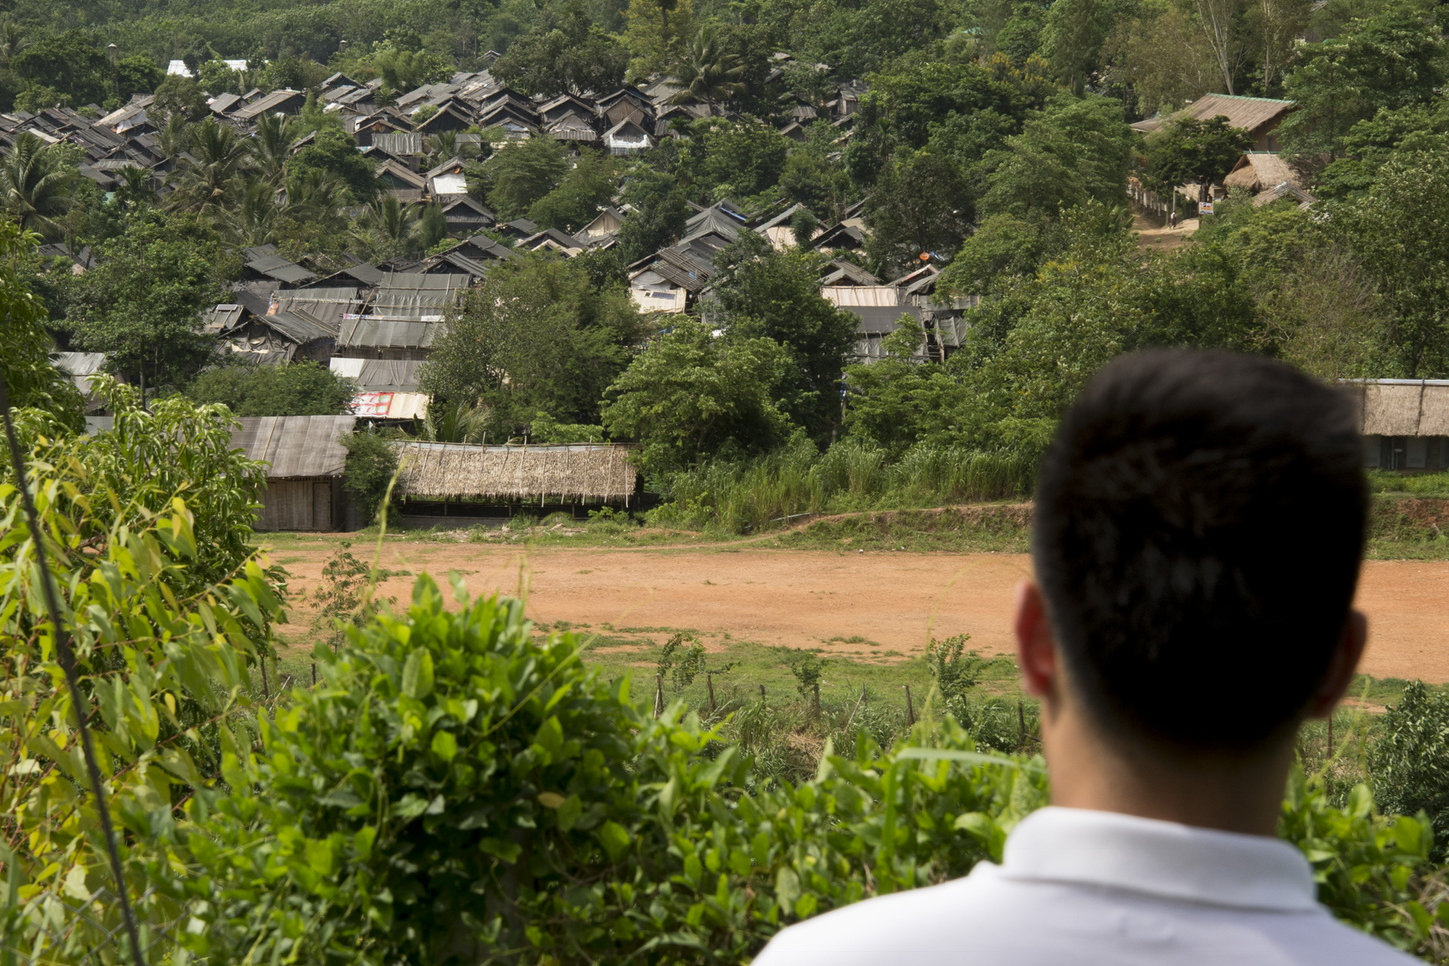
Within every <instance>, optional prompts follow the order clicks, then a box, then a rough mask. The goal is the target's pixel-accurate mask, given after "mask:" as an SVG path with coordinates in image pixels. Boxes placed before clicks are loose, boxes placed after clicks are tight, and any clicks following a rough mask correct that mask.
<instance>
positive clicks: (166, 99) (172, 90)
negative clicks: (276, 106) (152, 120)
mask: <svg viewBox="0 0 1449 966" xmlns="http://www.w3.org/2000/svg"><path fill="white" fill-rule="evenodd" d="M213 93H217V94H220V93H221V91H215V92H213ZM241 93H245V92H241ZM155 95H156V96H155V100H153V101H152V102H151V110H152V111H154V112H155V114H156V118H157V121H158V122H159V124H158V126H160V125H161V124H165V123H166V122H167V121H168V120H169V119H170V118H173V117H179V118H181V119H182V120H184V121H186V123H188V124H194V123H196V122H197V121H200V120H201V119H202V118H205V117H207V116H208V115H209V114H210V111H209V110H208V108H207V106H206V92H205V91H203V90H202V89H201V85H200V84H198V83H197V82H196V81H194V80H192V79H191V78H190V77H183V76H181V75H180V74H168V75H167V76H166V77H165V78H163V79H162V80H161V82H160V83H159V84H158V85H157V86H156V88H155Z"/></svg>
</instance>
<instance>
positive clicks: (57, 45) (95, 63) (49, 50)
mask: <svg viewBox="0 0 1449 966" xmlns="http://www.w3.org/2000/svg"><path fill="white" fill-rule="evenodd" d="M10 69H11V70H13V71H14V72H15V74H16V75H17V76H18V77H20V78H21V79H22V80H23V81H24V82H25V83H26V85H27V86H30V87H48V88H51V89H52V90H54V91H56V92H58V93H59V94H61V95H63V96H64V97H65V98H67V99H68V100H69V103H71V104H76V105H79V104H92V103H94V104H100V103H102V102H103V101H105V100H106V96H107V92H108V91H109V90H110V87H111V85H110V81H109V78H110V76H111V67H110V64H109V63H107V61H106V55H105V52H104V51H102V50H101V48H99V47H98V46H96V45H95V44H94V43H92V42H91V41H90V40H89V39H88V38H87V37H86V36H85V34H84V33H82V32H81V31H79V30H68V31H66V32H65V33H58V34H53V35H51V36H49V37H39V38H36V39H32V40H31V41H30V42H29V43H28V44H26V45H25V47H24V49H22V50H21V51H20V53H18V54H15V55H13V56H12V57H11V58H10Z"/></svg>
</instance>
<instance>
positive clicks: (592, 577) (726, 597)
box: [276, 540, 1449, 683]
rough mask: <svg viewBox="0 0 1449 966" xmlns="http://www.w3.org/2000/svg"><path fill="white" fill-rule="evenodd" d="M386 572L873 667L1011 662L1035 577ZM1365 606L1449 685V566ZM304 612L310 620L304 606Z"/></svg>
mask: <svg viewBox="0 0 1449 966" xmlns="http://www.w3.org/2000/svg"><path fill="white" fill-rule="evenodd" d="M334 546H335V544H334V543H333V542H332V541H330V540H326V541H324V540H318V541H316V542H315V543H313V542H309V543H307V544H305V545H303V546H299V547H284V548H282V549H280V550H279V551H278V552H277V554H276V556H277V559H278V560H279V561H280V562H282V563H283V564H284V565H285V566H286V567H287V569H288V570H289V571H290V572H291V573H292V574H293V575H294V580H293V584H292V585H293V588H294V589H297V590H303V591H310V590H311V589H312V588H314V587H315V586H316V583H317V578H318V575H319V573H320V571H321V568H322V563H323V561H324V560H325V558H326V557H327V556H328V554H330V553H331V552H332V550H333V549H334ZM353 552H354V553H356V554H358V556H359V557H368V556H370V554H371V547H370V545H369V546H364V545H363V544H362V543H358V544H357V545H354V547H353ZM381 565H382V566H383V567H385V568H389V569H391V570H400V571H407V572H408V573H410V574H417V573H423V572H428V573H432V574H434V575H435V576H437V577H438V578H439V581H440V582H444V579H445V577H446V574H447V573H448V572H449V571H457V572H459V573H460V574H462V575H463V577H464V579H465V582H466V583H467V585H468V588H469V590H470V591H472V592H473V593H475V594H484V593H493V592H496V591H502V592H506V593H517V592H519V590H520V589H521V588H522V589H526V590H527V594H528V601H529V605H528V610H529V614H530V616H531V617H533V618H534V619H535V620H538V621H543V622H547V623H555V622H558V621H569V622H571V623H573V624H582V625H589V626H590V627H593V628H595V629H598V628H600V627H601V626H602V625H605V624H608V625H612V626H613V627H614V628H616V629H618V630H619V631H620V632H626V631H627V629H641V630H637V631H636V633H640V634H650V633H652V634H655V635H659V636H660V637H661V639H662V638H663V636H665V635H667V634H668V629H681V630H683V629H688V630H691V631H694V632H696V633H698V634H699V635H700V636H701V637H702V638H703V639H704V640H705V642H706V644H716V645H717V644H718V643H719V642H720V641H722V640H724V639H726V635H728V637H731V638H733V639H735V640H751V641H758V642H760V643H763V644H775V645H785V646H790V647H825V648H828V649H830V650H832V651H834V652H836V653H839V654H841V655H849V656H861V657H865V656H872V657H876V658H879V657H881V656H882V655H883V654H884V655H887V656H890V652H899V653H900V655H902V656H907V655H914V654H917V653H919V652H920V651H921V650H922V649H923V648H924V647H925V645H926V643H927V641H928V640H929V639H930V638H931V637H932V636H935V637H937V638H944V637H947V636H949V635H952V634H961V633H967V634H970V635H971V646H973V647H976V648H978V649H980V650H981V651H982V652H983V653H1004V652H1006V651H1007V650H1009V648H1010V646H1011V642H1010V614H1011V606H1012V599H1013V591H1014V588H1015V586H1016V584H1017V582H1018V581H1020V580H1021V579H1022V578H1023V577H1024V576H1026V575H1027V574H1028V573H1029V572H1030V561H1029V560H1028V559H1027V558H1026V557H1025V556H1021V555H1015V554H918V553H881V552H872V553H848V552H847V553H835V552H799V551H784V550H756V549H753V548H750V547H741V548H739V549H733V550H731V549H727V548H725V549H712V550H699V549H694V548H691V549H687V550H685V549H681V550H672V549H658V548H649V549H637V550H609V549H583V550H568V549H534V550H531V551H525V550H522V549H519V548H516V547H507V546H489V545H480V544H451V543H402V542H399V543H390V544H388V545H387V546H386V547H385V548H384V550H383V555H382V559H381ZM411 584H412V577H411V576H400V577H392V578H390V579H389V580H388V581H386V583H385V584H384V588H383V590H384V592H385V593H387V594H393V595H396V596H397V597H398V599H399V600H400V601H404V602H405V601H406V600H407V595H408V591H409V588H410V587H411ZM1358 603H1359V606H1360V607H1362V608H1363V609H1364V610H1365V611H1366V612H1367V613H1368V615H1369V619H1370V621H1371V636H1370V640H1369V648H1368V653H1367V654H1366V656H1365V659H1364V664H1363V667H1362V670H1364V671H1365V672H1367V673H1369V674H1372V675H1374V676H1376V677H1401V678H1421V679H1423V680H1425V681H1432V682H1435V683H1445V682H1449V563H1425V562H1418V561H1371V562H1369V563H1368V564H1367V565H1366V570H1365V573H1364V580H1363V583H1362V586H1361V589H1360V592H1359V601H1358ZM299 615H300V616H301V617H302V618H304V619H305V616H306V615H305V613H304V609H299ZM642 629H650V630H642ZM295 633H296V634H297V635H299V636H305V635H304V634H303V632H302V630H301V628H296V629H295ZM832 638H834V639H835V640H833V641H832Z"/></svg>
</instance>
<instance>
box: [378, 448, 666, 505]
mask: <svg viewBox="0 0 1449 966" xmlns="http://www.w3.org/2000/svg"><path fill="white" fill-rule="evenodd" d="M393 447H394V449H395V450H396V452H397V455H398V465H399V467H400V469H399V472H398V486H399V487H400V488H401V490H402V492H403V494H404V495H406V496H410V497H415V498H418V499H431V500H477V501H490V500H508V501H518V502H524V501H529V502H531V501H535V500H537V501H539V502H540V503H542V502H556V503H569V502H574V501H578V502H617V501H622V502H624V503H626V504H627V503H628V501H629V499H630V498H631V497H632V496H633V494H634V489H635V486H636V484H637V482H638V478H639V475H638V473H637V472H635V470H634V467H633V465H632V464H630V462H629V451H630V447H628V446H612V445H592V444H587V445H586V444H578V445H571V446H470V445H465V444H462V443H424V442H413V441H405V442H398V443H394V444H393Z"/></svg>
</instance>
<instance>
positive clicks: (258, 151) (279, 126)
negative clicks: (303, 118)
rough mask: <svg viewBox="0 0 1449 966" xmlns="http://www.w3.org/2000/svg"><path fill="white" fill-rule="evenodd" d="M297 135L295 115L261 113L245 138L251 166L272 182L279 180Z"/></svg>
mask: <svg viewBox="0 0 1449 966" xmlns="http://www.w3.org/2000/svg"><path fill="white" fill-rule="evenodd" d="M300 139H301V131H300V129H299V127H298V123H297V121H296V120H295V119H294V118H291V117H288V116H287V115H285V114H263V115H262V116H261V117H259V118H257V123H256V129H255V130H253V131H252V136H251V137H250V138H248V139H247V141H246V146H247V152H248V153H249V154H250V155H251V168H252V170H254V171H256V173H257V174H259V175H261V176H262V177H263V178H266V179H267V180H268V181H270V182H271V183H272V184H280V183H281V181H282V176H283V173H284V172H285V170H286V167H287V162H288V161H290V160H291V158H292V152H293V151H294V150H296V147H297V142H298V141H299V140H300Z"/></svg>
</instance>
